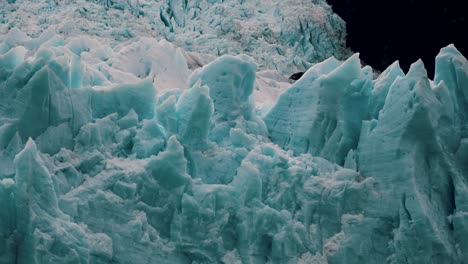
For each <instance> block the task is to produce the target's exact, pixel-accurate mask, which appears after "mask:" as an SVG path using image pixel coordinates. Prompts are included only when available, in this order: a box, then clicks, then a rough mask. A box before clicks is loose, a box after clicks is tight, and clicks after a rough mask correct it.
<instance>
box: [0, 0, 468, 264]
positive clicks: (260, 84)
mask: <svg viewBox="0 0 468 264" xmlns="http://www.w3.org/2000/svg"><path fill="white" fill-rule="evenodd" d="M10 2H13V1H10ZM189 2H190V1H188V2H187V1H172V2H168V3H167V5H168V7H165V9H157V12H158V14H159V12H162V14H164V16H166V15H167V17H161V19H163V20H165V21H166V22H164V23H166V24H167V25H169V28H172V29H173V33H174V35H173V36H177V34H179V36H181V38H182V37H185V38H188V37H187V36H188V35H184V34H188V33H187V32H188V31H190V30H188V29H187V30H188V31H184V32H180V31H178V30H181V28H185V27H187V25H191V26H192V29H193V27H195V28H196V27H197V26H200V27H202V26H205V24H203V23H205V22H206V21H205V20H204V19H206V18H205V17H204V18H203V19H201V20H202V22H200V23H201V24H197V23H199V21H198V22H196V23H195V22H193V21H189V19H188V18H187V16H186V15H180V14H182V13H183V12H182V11H184V10H185V11H184V12H185V13H183V14H186V13H189V14H190V12H194V11H190V10H192V9H193V8H192V9H191V8H185V9H180V7H184V6H185V7H186V6H187V5H188V4H187V3H189ZM201 2H202V3H205V1H201ZM208 2H209V1H208ZM211 2H213V3H211V4H212V5H208V6H206V5H202V7H203V8H202V7H200V9H201V10H211V9H210V8H214V6H216V5H217V4H219V5H221V6H222V3H214V2H220V1H211ZM246 2H248V3H245V5H242V3H237V4H236V5H234V4H233V3H234V2H233V1H226V3H225V4H229V5H231V4H232V5H233V6H234V7H236V8H239V6H240V7H245V9H242V8H240V9H236V10H232V11H231V12H234V13H236V14H237V13H238V14H241V13H242V12H246V13H247V14H249V12H248V11H249V10H251V9H250V8H251V5H257V6H261V7H262V8H265V6H264V5H266V4H265V2H263V4H262V3H260V2H256V1H250V2H249V1H246ZM272 2H275V1H272ZM292 2H297V3H299V2H301V1H292ZM38 3H41V4H42V5H43V7H44V9H45V11H47V12H51V13H54V12H56V11H53V10H52V9H50V10H49V9H47V8H48V7H49V6H48V5H49V4H51V3H52V2H51V3H49V2H47V3H48V4H47V5H46V4H44V3H42V2H40V1H39V2H38ZM119 3H121V2H119V1H100V2H99V3H88V5H91V6H96V7H98V6H99V7H100V8H102V10H101V9H100V10H98V11H99V12H100V13H105V14H107V15H108V16H111V15H112V14H114V13H113V12H123V13H118V14H120V15H122V14H130V15H133V13H125V12H127V11H128V6H127V5H135V4H136V3H139V4H140V5H141V6H142V10H145V6H144V4H145V3H146V4H148V3H150V1H127V2H125V5H123V7H122V6H119V5H118V4H119ZM122 3H124V1H122ZM156 3H157V2H155V3H153V4H155V5H156ZM164 3H165V2H164ZM256 3H257V4H256ZM320 3H321V2H320V1H316V4H317V5H319V6H320ZM22 4H24V2H23V1H22V0H17V1H15V3H13V4H11V5H12V6H15V5H16V7H18V8H20V9H21V8H23V9H24V8H25V6H23V5H22ZM158 4H159V3H158ZM205 4H206V3H205ZM275 5H276V6H281V5H282V4H278V3H277V2H275ZM275 5H273V6H275ZM322 5H323V3H322ZM71 6H72V7H73V5H71ZM46 7H47V8H46ZM9 8H11V6H10V7H9ZM119 8H123V9H124V11H115V10H120V9H119ZM125 8H127V9H125ZM324 8H325V7H324ZM179 9H180V10H179ZM195 9H196V8H195ZM325 9H326V8H325ZM51 10H52V11H51ZM63 10H67V9H63ZM63 10H58V11H57V12H58V13H60V12H62V11H63ZM168 10H169V11H170V10H172V11H170V12H169V11H168ZM213 10H215V9H213ZM216 10H218V9H216ZM242 10H243V11H242ZM314 10H315V9H314ZM163 11H164V12H166V13H167V14H166V13H164V12H163ZM218 11H219V10H218ZM241 11H242V12H241ZM63 12H65V11H63ZM67 12H68V11H67ZM96 12H97V11H96ZM106 12H107V13H106ZM135 12H136V11H135ZM180 12H182V13H180ZM210 12H212V11H210ZM213 12H214V11H213ZM281 12H286V13H287V12H290V10H282V11H281ZM327 12H330V11H327ZM327 12H325V13H322V14H328V15H330V14H329V13H327ZM115 14H117V13H115ZM169 14H171V15H169ZM315 15H316V16H317V15H319V13H316V14H315ZM259 16H260V17H262V15H258V14H257V16H254V15H253V14H251V16H248V18H249V19H254V18H255V19H258V17H259ZM142 17H143V18H144V16H142ZM142 17H140V18H142ZM325 17H326V16H325ZM8 19H13V18H11V17H9V18H8ZM74 19H75V18H74ZM249 19H247V20H249ZM195 20H196V19H195ZM103 21H105V19H103ZM88 22H90V23H91V22H93V20H90V21H88ZM111 22H112V23H114V22H115V21H111ZM44 23H46V22H44ZM51 23H52V22H51ZM132 23H133V22H132ZM135 23H136V25H140V24H138V23H140V22H138V21H137V22H135ZM161 23H162V24H163V27H166V26H167V25H165V24H164V23H163V22H161ZM192 23H195V24H192ZM221 24H222V23H221ZM18 25H20V23H18ZM64 25H66V23H65V24H61V26H64ZM87 25H88V26H89V25H91V26H92V25H93V24H87ZM269 25H271V24H269ZM310 25H314V24H310ZM338 26H339V25H338ZM97 28H98V27H96V28H95V29H96V30H97ZM310 28H314V27H313V26H312V27H310ZM104 29H105V30H103V31H102V32H103V34H104V33H105V34H107V33H106V32H108V31H106V30H107V28H104ZM30 30H32V31H34V30H36V29H35V28H30ZM246 30H247V29H246ZM247 31H248V32H252V31H251V30H247ZM28 33H29V34H30V35H34V34H31V32H28ZM74 33H76V32H74ZM88 33H89V32H88ZM173 33H170V31H168V33H167V34H173ZM93 34H94V33H93V32H91V33H89V34H88V35H86V34H84V35H79V36H67V35H66V34H64V33H63V34H62V33H60V32H57V33H56V32H54V31H53V30H49V31H45V32H44V33H42V34H39V35H38V37H32V38H31V37H30V36H28V35H27V34H25V33H24V32H23V31H22V30H19V29H17V28H12V29H9V30H8V33H6V34H2V35H1V38H0V263H2V264H3V263H6V264H9V263H19V264H43V263H47V264H48V263H60V264H62V263H73V264H74V263H83V264H84V263H86V264H94V263H135V264H140V263H141V264H142V263H171V264H172V263H187V264H192V263H193V264H195V263H226V264H230V263H248V264H259V263H290V264H293V263H304V264H305V263H319V264H324V263H330V264H332V263H391V264H399V263H458V264H462V263H467V261H468V165H467V164H468V163H467V162H468V129H467V128H468V115H467V113H468V61H467V60H466V58H465V57H464V56H463V55H462V54H461V53H460V52H459V51H458V50H457V49H456V48H455V47H454V46H453V45H450V46H448V47H445V48H443V49H441V51H440V53H439V55H437V57H436V60H435V63H436V72H435V77H434V80H430V79H428V77H427V73H426V70H425V68H424V65H423V63H422V62H421V61H417V62H415V63H414V64H413V65H412V66H411V68H410V70H409V71H408V72H407V73H405V72H404V71H402V70H401V69H400V67H399V65H398V62H395V63H394V64H392V65H391V66H390V67H389V68H388V69H387V70H385V71H384V72H382V73H380V75H378V77H375V75H376V73H375V71H373V69H372V68H370V67H369V66H366V67H362V65H361V63H360V60H359V54H354V55H352V56H350V57H349V58H348V59H347V60H339V59H335V58H334V57H330V58H329V59H327V60H325V61H323V62H320V63H314V60H313V59H310V58H308V57H304V53H302V51H300V52H297V53H294V54H295V55H294V56H297V58H300V60H299V61H307V62H308V63H307V65H305V64H302V66H301V67H304V68H308V70H307V71H306V73H305V74H304V75H303V77H302V78H301V79H300V80H298V81H297V82H295V83H290V82H289V81H288V80H287V78H286V77H285V76H284V70H287V69H294V70H297V69H299V68H300V67H297V65H296V64H294V63H295V62H298V60H289V59H286V60H285V61H283V62H285V63H284V64H282V66H281V67H276V66H274V63H273V64H271V65H266V64H262V62H264V61H265V60H266V59H271V61H272V62H273V61H275V63H278V62H280V61H282V59H284V58H282V57H281V56H279V57H278V54H277V53H275V54H274V56H269V54H270V53H269V52H270V50H266V51H264V50H262V51H261V52H260V51H259V50H256V49H255V50H252V51H250V52H244V51H245V50H242V51H239V52H227V53H229V54H231V53H232V54H236V53H247V54H248V55H250V56H248V55H221V56H217V55H216V54H213V53H212V52H207V51H208V50H209V49H210V48H213V47H217V46H216V45H218V44H219V43H220V42H219V43H218V40H216V41H213V42H210V43H211V44H209V45H211V46H209V45H208V44H206V43H205V42H203V44H201V42H197V43H196V45H201V46H200V47H201V48H200V49H201V50H200V52H199V53H196V52H195V51H196V50H195V49H197V47H198V46H196V45H194V46H192V48H193V49H194V50H192V51H190V52H188V51H187V50H190V49H188V48H187V46H184V45H180V43H178V42H177V41H172V43H171V40H170V39H169V41H168V40H156V39H155V38H152V37H148V36H140V37H135V38H130V40H128V41H127V40H126V39H124V40H115V39H112V38H109V36H105V35H99V34H96V36H93ZM189 35H190V34H189ZM205 37H208V36H205V35H204V36H203V38H205ZM250 37H252V36H250ZM296 37H297V36H296ZM226 38H228V39H229V37H226ZM197 41H198V40H197ZM252 41H253V40H252ZM258 41H260V42H262V41H263V40H258ZM292 41H295V42H296V43H298V42H297V40H294V39H293V38H292ZM324 41H325V40H324ZM173 43H176V44H177V45H179V46H176V45H174V44H173ZM239 43H243V42H242V41H241V42H239ZM262 43H263V42H262ZM328 43H329V42H328ZM243 44H245V43H243ZM243 44H242V45H243ZM309 44H310V45H311V47H314V45H315V46H317V43H309ZM204 45H205V46H204ZM206 45H208V46H206ZM255 45H257V47H259V48H260V49H261V45H263V44H261V45H260V44H258V43H257V44H255ZM284 45H285V46H284V47H285V48H286V49H288V48H290V46H288V44H284ZM296 45H299V44H296ZM299 46H300V45H299ZM299 46H296V47H299ZM306 46H307V45H306ZM320 47H322V48H323V47H324V46H320ZM318 49H319V50H320V48H318ZM319 53H320V54H322V55H320V56H325V55H327V54H325V53H323V52H322V51H319ZM345 53H346V52H343V54H341V55H343V56H344V55H345ZM324 54H325V55H324ZM328 55H330V54H328ZM328 55H327V56H328ZM317 56H318V55H317ZM285 58H286V57H285ZM318 58H319V57H316V58H315V59H318ZM286 62H287V63H286ZM288 63H292V64H288ZM291 65H296V66H291Z"/></svg>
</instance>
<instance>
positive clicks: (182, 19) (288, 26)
mask: <svg viewBox="0 0 468 264" xmlns="http://www.w3.org/2000/svg"><path fill="white" fill-rule="evenodd" d="M10 2H12V3H11V4H7V3H5V4H3V3H2V7H1V8H0V33H2V34H5V33H6V32H8V31H9V30H10V28H12V27H18V28H20V29H21V30H23V31H24V32H26V33H28V34H29V35H33V36H39V35H40V34H41V33H42V32H43V31H47V30H51V31H55V32H57V33H60V34H63V35H64V36H67V37H68V36H75V35H77V34H83V33H84V34H88V35H92V36H99V37H101V39H102V40H103V41H104V42H110V43H112V44H113V45H116V43H117V44H118V43H120V42H122V41H123V40H128V39H132V38H134V37H137V36H140V37H141V36H146V37H156V38H158V39H162V38H164V39H167V40H169V41H170V42H172V43H174V44H176V45H178V46H180V47H182V48H183V49H184V50H186V51H187V53H186V56H187V58H188V61H189V64H190V66H191V67H200V66H201V65H204V64H206V62H207V61H209V60H210V58H212V56H207V55H208V54H211V55H214V56H219V55H223V54H240V53H244V54H248V55H250V56H252V57H254V58H255V59H256V60H257V62H258V63H259V65H260V68H262V69H278V70H279V71H280V72H282V73H284V74H288V76H289V75H291V74H292V73H295V72H297V71H303V70H305V69H307V68H309V67H310V65H311V63H315V62H318V61H321V60H324V59H326V58H328V57H330V56H332V55H333V56H335V57H339V58H341V57H343V58H344V57H346V56H347V55H348V54H349V50H348V49H347V48H346V46H345V38H346V30H345V23H344V21H343V20H342V19H341V18H340V17H338V16H337V15H336V14H334V13H333V12H332V10H331V8H330V6H328V4H327V3H326V1H324V0H314V1H312V0H288V1H284V0H261V1H260V0H255V1H245V0H201V1H193V0H192V1H187V0H171V1H168V0H162V1H154V0H60V1H57V0H37V1H29V0H16V1H10ZM298 7H300V8H298ZM11 13H14V14H15V15H11Z"/></svg>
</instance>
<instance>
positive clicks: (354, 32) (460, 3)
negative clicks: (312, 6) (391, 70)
mask: <svg viewBox="0 0 468 264" xmlns="http://www.w3.org/2000/svg"><path fill="white" fill-rule="evenodd" d="M327 1H328V3H329V4H330V5H331V6H332V8H333V11H334V12H335V13H337V14H338V15H339V16H340V17H341V18H343V20H344V21H346V24H347V33H348V37H347V45H348V46H349V47H350V48H351V49H352V50H353V51H354V52H359V53H360V54H361V56H360V57H361V60H363V61H364V62H365V63H367V64H369V65H370V66H372V67H373V68H375V69H377V70H380V71H383V70H384V69H385V68H386V67H387V66H389V65H390V64H391V63H393V62H394V61H395V60H399V61H400V65H401V67H402V68H403V70H404V71H405V72H406V71H407V70H408V68H409V66H410V65H411V63H413V62H415V61H416V60H418V59H419V58H421V59H422V60H423V62H424V64H425V66H426V69H427V71H428V74H429V76H430V77H432V76H433V74H434V73H433V72H434V64H435V56H436V55H437V53H438V52H439V51H440V49H441V48H442V47H445V46H447V45H448V44H451V43H453V44H455V47H456V48H457V49H458V50H459V51H461V52H462V53H463V55H465V57H468V40H467V39H468V23H467V22H468V21H467V16H468V0H444V1H431V0H426V1H424V0H386V1H381V0H327Z"/></svg>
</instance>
